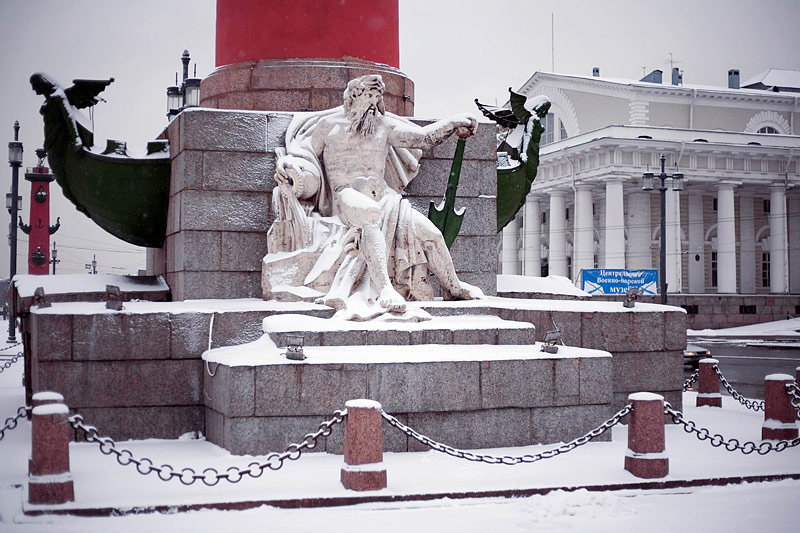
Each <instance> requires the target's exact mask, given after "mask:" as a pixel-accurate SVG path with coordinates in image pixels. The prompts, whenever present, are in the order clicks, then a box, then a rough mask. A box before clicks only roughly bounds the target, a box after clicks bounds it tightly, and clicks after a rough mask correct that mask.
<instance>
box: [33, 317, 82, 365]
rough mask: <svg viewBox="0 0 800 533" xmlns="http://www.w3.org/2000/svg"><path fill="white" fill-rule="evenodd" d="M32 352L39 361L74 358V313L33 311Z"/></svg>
mask: <svg viewBox="0 0 800 533" xmlns="http://www.w3.org/2000/svg"><path fill="white" fill-rule="evenodd" d="M30 316H31V353H34V354H36V359H37V360H38V361H65V360H69V359H70V358H72V315H56V314H47V313H32V314H31V315H30Z"/></svg>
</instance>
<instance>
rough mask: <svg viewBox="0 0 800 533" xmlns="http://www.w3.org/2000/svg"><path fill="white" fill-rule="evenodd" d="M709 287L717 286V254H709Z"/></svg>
mask: <svg viewBox="0 0 800 533" xmlns="http://www.w3.org/2000/svg"><path fill="white" fill-rule="evenodd" d="M711 286H712V287H716V286H717V252H711Z"/></svg>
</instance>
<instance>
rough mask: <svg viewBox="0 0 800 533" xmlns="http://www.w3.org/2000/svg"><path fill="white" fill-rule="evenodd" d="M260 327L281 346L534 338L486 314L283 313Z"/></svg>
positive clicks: (520, 326) (522, 326) (529, 328)
mask: <svg viewBox="0 0 800 533" xmlns="http://www.w3.org/2000/svg"><path fill="white" fill-rule="evenodd" d="M263 328H264V332H265V333H268V334H269V336H270V338H271V339H272V341H273V342H274V343H275V344H276V345H278V346H280V347H285V346H287V344H288V343H287V340H288V337H289V336H302V337H303V345H304V346H364V345H381V344H388V345H399V346H406V345H417V344H445V345H447V344H494V345H498V344H503V345H509V344H518V345H527V344H533V343H534V342H535V341H536V328H535V327H534V325H533V324H531V323H529V322H517V321H513V320H504V319H502V318H499V317H496V316H489V315H459V316H437V317H433V319H431V320H427V321H424V322H389V321H378V320H373V321H370V322H353V321H350V320H336V319H323V318H318V317H310V316H306V315H300V314H284V315H274V316H269V317H267V318H265V319H264V321H263Z"/></svg>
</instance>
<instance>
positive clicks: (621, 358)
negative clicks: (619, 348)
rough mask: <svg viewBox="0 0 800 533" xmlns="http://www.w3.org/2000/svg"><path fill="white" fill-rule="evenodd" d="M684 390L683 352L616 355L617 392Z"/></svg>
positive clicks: (621, 353) (615, 387) (615, 376)
mask: <svg viewBox="0 0 800 533" xmlns="http://www.w3.org/2000/svg"><path fill="white" fill-rule="evenodd" d="M682 388H683V352H614V391H620V392H635V391H641V390H649V391H654V392H659V393H660V392H662V391H667V390H681V389H682Z"/></svg>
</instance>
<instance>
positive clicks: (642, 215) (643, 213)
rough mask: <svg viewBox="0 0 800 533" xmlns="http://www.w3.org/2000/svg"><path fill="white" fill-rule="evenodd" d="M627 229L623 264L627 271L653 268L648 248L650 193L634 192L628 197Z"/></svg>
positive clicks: (649, 237) (650, 237)
mask: <svg viewBox="0 0 800 533" xmlns="http://www.w3.org/2000/svg"><path fill="white" fill-rule="evenodd" d="M625 222H626V224H625V225H626V226H627V227H628V244H627V247H626V250H625V262H626V264H627V266H628V268H629V269H631V270H639V269H643V268H653V256H652V250H651V249H650V246H651V244H652V242H653V235H652V229H651V227H650V193H647V192H634V193H631V194H629V195H628V211H627V212H626V214H625Z"/></svg>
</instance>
